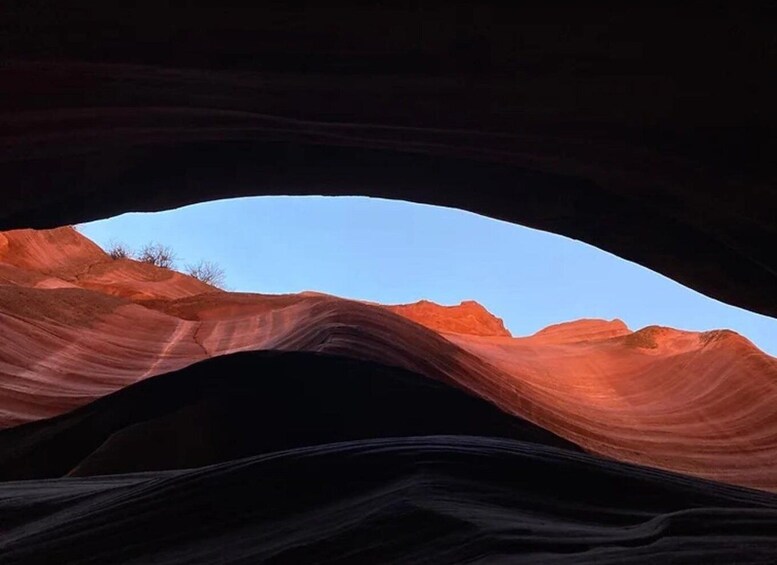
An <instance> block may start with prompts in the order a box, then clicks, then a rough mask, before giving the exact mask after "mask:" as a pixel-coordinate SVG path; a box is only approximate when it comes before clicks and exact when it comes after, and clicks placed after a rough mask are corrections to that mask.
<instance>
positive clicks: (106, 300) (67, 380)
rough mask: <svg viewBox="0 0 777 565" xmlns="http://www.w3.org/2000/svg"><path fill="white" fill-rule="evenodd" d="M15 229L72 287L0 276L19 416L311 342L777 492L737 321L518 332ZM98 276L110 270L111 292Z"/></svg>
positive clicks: (752, 351)
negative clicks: (232, 356)
mask: <svg viewBox="0 0 777 565" xmlns="http://www.w3.org/2000/svg"><path fill="white" fill-rule="evenodd" d="M4 238H5V241H6V242H7V243H6V249H7V251H6V252H5V254H4V255H0V260H2V261H3V264H4V265H8V266H9V268H13V269H17V271H15V272H22V273H27V274H25V275H24V276H22V275H17V276H16V279H17V280H30V281H36V280H37V279H36V277H42V276H46V277H48V278H47V279H46V280H47V281H49V282H48V283H47V285H48V286H56V285H52V283H51V281H52V280H62V281H64V283H65V284H67V285H71V286H70V287H63V288H36V287H35V285H36V284H37V283H34V284H31V285H30V286H21V285H20V283H17V284H6V285H4V286H2V287H0V316H1V317H2V324H3V332H4V337H5V340H4V346H3V349H2V351H1V352H0V371H2V389H3V394H2V396H1V397H0V409H1V410H2V423H3V425H4V426H6V427H7V426H12V425H15V424H20V423H23V422H27V421H32V420H37V419H41V418H46V417H50V416H55V415H57V414H62V413H64V412H66V411H68V410H71V409H73V408H76V407H78V406H82V405H84V404H87V403H88V402H90V401H91V400H94V399H96V398H99V397H101V396H103V395H105V394H108V393H110V392H113V391H115V390H118V389H120V388H122V387H124V386H127V385H129V384H132V383H134V382H137V381H139V380H142V379H144V378H146V377H149V376H153V375H158V374H162V373H165V372H169V371H173V370H176V369H180V368H182V367H185V366H188V365H191V364H193V363H196V362H198V361H201V360H203V359H206V358H209V357H213V356H218V355H224V354H229V353H234V352H239V351H247V350H270V349H271V350H281V351H307V352H317V353H327V354H333V355H341V356H346V357H351V358H357V359H362V360H366V361H372V362H376V363H379V364H381V365H388V366H394V367H400V368H402V369H405V370H408V371H411V372H413V373H417V374H421V375H425V376H426V377H430V378H432V379H435V380H438V381H441V382H444V383H448V384H452V385H454V386H456V387H458V388H461V389H464V390H467V391H469V392H471V393H474V394H476V395H478V396H480V397H482V398H485V399H487V400H489V401H491V402H492V403H493V404H495V405H496V406H498V407H499V408H501V409H502V410H504V411H506V412H508V413H510V414H513V415H515V416H518V417H521V418H525V419H527V420H529V421H531V422H533V423H535V424H537V425H539V426H541V427H543V428H545V429H547V430H550V431H552V432H553V433H555V434H557V435H559V436H561V437H563V438H566V439H568V440H570V441H572V442H574V443H575V444H577V445H579V446H581V447H583V448H584V449H586V450H588V451H590V452H592V453H596V454H600V455H606V456H608V457H612V458H615V459H619V460H622V461H628V462H632V463H639V464H643V465H650V466H654V467H659V468H663V469H667V470H673V471H680V472H683V473H687V474H691V475H696V476H699V477H705V478H709V479H715V480H719V481H725V482H728V483H732V484H738V485H743V486H750V487H756V488H761V489H766V490H777V469H775V467H774V464H773V462H774V461H775V460H777V413H775V411H774V410H773V406H774V405H775V404H776V403H777V360H775V359H774V358H772V357H770V356H768V355H766V354H764V353H762V352H761V351H759V350H758V349H757V348H755V347H754V346H753V345H752V344H751V343H750V342H748V341H747V340H746V339H745V338H743V337H741V336H739V335H737V334H735V333H733V332H728V331H719V332H708V333H695V332H684V331H680V330H673V329H670V328H658V327H648V328H644V329H642V330H640V331H637V332H632V331H630V330H629V329H628V328H626V327H625V325H624V324H623V323H622V322H620V321H617V320H615V321H610V322H606V321H601V320H600V321H597V320H581V321H578V322H572V323H568V324H559V325H556V326H551V327H550V328H546V329H544V330H542V331H540V332H538V333H537V334H535V335H533V336H529V337H523V338H512V337H509V335H505V334H507V332H506V330H504V326H503V324H502V323H501V321H500V320H499V319H498V318H495V317H493V316H492V315H490V314H489V313H488V312H487V311H485V309H483V308H482V307H481V306H479V305H476V304H473V303H464V304H462V305H460V306H455V307H443V306H439V305H434V304H431V303H429V302H423V303H419V304H418V305H410V306H408V305H405V306H390V307H383V306H379V305H372V304H364V303H359V302H354V301H350V300H344V299H340V298H336V297H332V296H327V295H321V294H315V293H303V294H300V295H287V296H263V295H256V294H241V293H225V292H221V291H217V290H214V289H212V288H211V287H207V286H206V285H202V284H201V283H199V282H198V281H194V280H192V279H191V278H189V277H186V276H184V275H181V274H179V273H173V272H170V271H165V270H163V269H157V268H155V267H149V266H148V265H140V264H137V263H135V262H132V261H126V260H120V261H112V260H110V259H108V258H106V257H105V256H104V254H103V253H102V252H101V251H100V250H99V248H96V246H94V244H92V243H91V242H89V241H88V240H86V239H85V238H83V237H82V236H80V235H78V234H77V233H75V232H74V231H73V230H72V229H70V228H61V229H59V230H54V231H42V232H34V231H21V232H6V233H5V235H4ZM58 238H62V239H63V240H64V244H63V246H62V247H61V248H62V249H65V252H63V253H61V254H58V253H57V252H54V251H51V252H49V251H47V249H48V247H51V246H53V247H56V248H58V249H59V248H60V247H59V245H58V244H57V243H56V242H57V240H58ZM22 249H23V250H24V251H20V250H22ZM9 250H10V251H9ZM14 250H16V251H14ZM70 254H72V257H73V259H68V256H69V255H70ZM49 255H51V257H52V259H51V260H48V259H47V257H48V256H49ZM83 273H87V274H86V275H84V274H83ZM88 273H99V280H100V281H101V283H100V286H99V287H98V286H95V285H94V281H95V278H94V277H92V276H89V275H88ZM138 273H140V274H142V275H143V276H142V277H140V276H136V274H138ZM25 277H26V278H25ZM82 285H92V286H91V287H90V288H91V289H92V290H86V289H85V288H83V286H82ZM98 288H99V292H97V291H96V289H98ZM202 290H207V292H201V291H202ZM151 295H153V296H155V297H156V298H149V296H151ZM181 295H183V296H181ZM171 296H179V297H178V298H168V297H171ZM450 330H454V331H455V332H457V333H453V332H451V331H450ZM484 334H485V335H484Z"/></svg>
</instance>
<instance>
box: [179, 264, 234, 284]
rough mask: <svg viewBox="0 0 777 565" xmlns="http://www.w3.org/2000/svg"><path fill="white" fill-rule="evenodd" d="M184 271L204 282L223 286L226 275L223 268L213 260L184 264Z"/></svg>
mask: <svg viewBox="0 0 777 565" xmlns="http://www.w3.org/2000/svg"><path fill="white" fill-rule="evenodd" d="M186 273H187V274H188V275H189V276H192V277H194V278H195V279H198V280H200V281H202V282H204V283H206V284H209V285H211V286H215V287H216V288H223V287H224V281H225V279H226V275H225V274H224V269H222V268H221V267H219V266H218V265H217V264H216V263H214V262H213V261H204V260H203V261H200V262H199V263H194V264H191V265H187V266H186Z"/></svg>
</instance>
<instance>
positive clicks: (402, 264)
mask: <svg viewBox="0 0 777 565" xmlns="http://www.w3.org/2000/svg"><path fill="white" fill-rule="evenodd" d="M79 228H80V229H81V231H82V233H83V234H84V235H86V236H87V237H89V238H91V239H93V240H94V241H96V242H97V243H99V244H100V245H102V246H103V247H106V246H107V245H108V244H109V243H110V242H111V241H112V240H115V241H121V242H124V243H127V244H129V245H130V246H132V247H135V248H138V247H140V246H141V245H143V244H144V243H147V242H150V241H158V242H160V243H164V244H168V245H170V246H171V247H173V248H174V249H175V251H176V252H177V254H178V256H179V258H180V261H179V263H180V264H181V265H183V264H185V263H187V262H195V261H197V260H199V259H208V260H213V261H215V262H217V263H219V264H220V265H221V266H222V268H223V269H224V270H225V272H226V276H227V286H228V287H229V289H231V290H240V291H250V292H262V293H285V292H299V291H303V290H317V291H321V292H326V293H329V294H335V295H338V296H343V297H349V298H358V299H365V300H371V301H376V302H382V303H405V302H413V301H416V300H419V299H421V298H427V299H430V300H434V301H436V302H440V303H443V304H454V303H458V302H460V301H461V300H466V299H474V300H477V301H478V302H480V303H481V304H483V305H484V306H485V307H486V308H488V309H489V310H490V311H492V312H493V313H494V314H496V315H497V316H500V317H501V318H503V319H504V321H505V324H506V325H507V327H508V328H509V329H510V331H512V333H513V335H528V334H531V333H534V332H535V331H537V330H539V329H540V328H543V327H545V326H547V325H549V324H554V323H557V322H561V321H566V320H573V319H578V318H606V319H611V318H620V319H622V320H623V321H624V322H626V324H628V326H629V327H630V328H632V329H639V328H641V327H644V326H646V325H651V324H658V325H665V326H672V327H676V328H681V329H689V330H709V329H715V328H729V329H733V330H735V331H737V332H739V333H741V334H742V335H745V336H747V337H748V338H749V339H751V340H752V341H753V342H755V343H756V344H757V345H758V346H759V347H760V348H761V349H763V350H764V351H767V352H768V353H770V354H771V355H776V356H777V320H775V319H772V318H768V317H766V316H761V315H758V314H753V313H751V312H747V311H745V310H742V309H739V308H735V307H733V306H728V305H725V304H722V303H720V302H718V301H716V300H712V299H710V298H707V297H705V296H703V295H701V294H699V293H697V292H695V291H693V290H690V289H688V288H685V287H683V286H681V285H680V284H678V283H675V282H674V281H671V280H670V279H668V278H666V277H664V276H662V275H659V274H657V273H654V272H652V271H650V270H648V269H645V268H643V267H641V266H639V265H636V264H635V263H631V262H629V261H625V260H623V259H620V258H618V257H616V256H614V255H611V254H609V253H606V252H604V251H602V250H600V249H597V248H595V247H592V246H590V245H587V244H585V243H582V242H579V241H575V240H572V239H568V238H566V237H561V236H558V235H555V234H550V233H546V232H541V231H537V230H533V229H529V228H525V227H523V226H517V225H513V224H509V223H505V222H500V221H497V220H492V219H490V218H485V217H483V216H478V215H476V214H472V213H469V212H463V211H460V210H454V209H450V208H440V207H436V206H427V205H420V204H410V203H407V202H400V201H391V200H381V199H374V198H362V197H353V198H352V197H348V198H329V197H261V198H260V197H256V198H240V199H233V200H221V201H216V202H207V203H202V204H196V205H193V206H187V207H184V208H179V209H177V210H170V211H166V212H158V213H153V214H124V215H122V216H118V217H115V218H110V219H106V220H100V221H97V222H91V223H88V224H82V225H81V226H79Z"/></svg>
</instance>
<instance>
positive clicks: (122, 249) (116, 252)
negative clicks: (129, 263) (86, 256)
mask: <svg viewBox="0 0 777 565" xmlns="http://www.w3.org/2000/svg"><path fill="white" fill-rule="evenodd" d="M105 252H106V253H107V254H108V255H110V256H111V259H132V258H133V256H134V255H135V253H134V252H133V251H132V249H130V248H129V246H128V245H127V244H126V243H121V242H119V241H112V242H111V244H110V245H109V246H108V249H106V250H105Z"/></svg>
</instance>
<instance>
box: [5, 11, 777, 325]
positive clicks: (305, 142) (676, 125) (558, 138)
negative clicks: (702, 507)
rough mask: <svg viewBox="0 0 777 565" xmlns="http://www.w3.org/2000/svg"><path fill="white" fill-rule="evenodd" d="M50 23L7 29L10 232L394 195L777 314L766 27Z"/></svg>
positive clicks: (520, 18) (731, 19)
mask: <svg viewBox="0 0 777 565" xmlns="http://www.w3.org/2000/svg"><path fill="white" fill-rule="evenodd" d="M49 4H50V3H47V2H35V1H28V2H21V3H19V4H18V7H16V8H8V9H5V11H4V13H3V14H2V16H0V17H1V18H2V20H3V30H2V31H3V33H2V37H3V42H2V43H1V44H0V49H1V50H2V59H3V62H2V66H0V84H2V89H1V91H0V99H1V100H2V105H1V106H0V179H1V180H2V184H3V188H2V194H3V204H2V206H0V229H9V228H16V227H52V226H56V225H62V224H66V223H75V222H80V221H86V220H90V219H95V218H100V217H106V216H109V215H113V214H117V213H121V212H125V211H131V210H159V209H165V208H171V207H175V206H180V205H183V204H187V203H192V202H198V201H203V200H211V199H216V198H225V197H232V196H241V195H259V194H333V195H337V194H361V195H370V196H380V197H386V198H398V199H404V200H410V201H415V202H426V203H434V204H439V205H445V206H453V207H457V208H462V209H467V210H471V211H474V212H478V213H481V214H485V215H488V216H492V217H495V218H500V219H503V220H507V221H511V222H515V223H519V224H523V225H527V226H531V227H535V228H539V229H544V230H548V231H552V232H556V233H560V234H564V235H567V236H570V237H573V238H576V239H581V240H583V241H586V242H588V243H591V244H593V245H596V246H598V247H600V248H602V249H605V250H607V251H610V252H612V253H615V254H617V255H620V256H621V257H624V258H627V259H630V260H633V261H635V262H638V263H640V264H642V265H645V266H646V267H649V268H651V269H654V270H656V271H659V272H661V273H663V274H665V275H667V276H669V277H671V278H673V279H675V280H677V281H679V282H681V283H683V284H686V285H688V286H691V287H693V288H695V289H697V290H699V291H701V292H703V293H705V294H707V295H709V296H713V297H715V298H718V299H720V300H723V301H726V302H729V303H732V304H736V305H739V306H742V307H745V308H748V309H751V310H754V311H757V312H761V313H764V314H768V315H772V316H774V315H777V301H775V299H774V297H775V293H776V292H777V257H776V256H775V255H776V254H775V253H773V247H774V244H775V242H777V188H776V187H777V183H775V181H776V180H777V162H775V160H774V155H777V141H775V139H777V138H776V137H775V124H776V123H777V119H775V118H776V114H777V109H776V107H775V104H774V103H773V101H774V100H775V99H777V89H776V88H775V85H774V82H775V81H774V70H775V68H777V35H776V32H775V28H774V26H773V25H771V23H772V22H773V21H774V20H773V18H772V17H770V14H768V13H766V11H765V9H761V8H758V7H757V6H755V5H750V6H748V7H741V6H735V5H733V4H732V5H729V6H727V7H725V8H718V7H712V6H710V5H707V6H704V7H703V9H698V8H694V7H687V8H686V7H683V6H676V7H674V8H672V9H671V11H668V12H660V13H659V12H658V11H657V10H656V9H655V8H651V9H647V8H646V9H645V10H644V11H637V9H635V7H634V6H632V5H626V4H624V5H616V6H615V7H612V6H610V7H608V8H606V9H605V8H599V7H591V6H578V7H576V8H574V9H572V10H566V11H560V10H558V9H557V8H549V9H548V10H547V11H546V12H545V13H540V12H538V11H537V8H536V7H534V8H532V9H531V10H530V11H529V10H524V11H523V13H516V12H515V11H505V10H503V9H501V8H496V7H488V6H485V5H484V4H482V3H481V4H479V6H478V7H476V8H473V7H467V6H463V5H458V4H456V3H450V2H449V3H445V4H442V3H441V4H438V5H436V6H431V5H430V6H427V7H424V8H418V7H408V6H405V7H399V8H397V7H390V6H380V7H370V8H367V7H365V5H364V4H360V3H350V4H343V3H338V4H337V7H336V8H333V7H332V5H328V4H325V3H311V4H310V5H307V6H302V7H299V6H297V7H284V6H270V7H268V6H262V7H256V8H253V9H252V10H251V11H238V10H229V9H227V8H221V9H214V8H212V7H209V8H208V9H200V8H198V7H196V6H193V3H191V2H187V3H181V5H180V6H179V7H176V6H175V3H165V4H164V5H163V6H162V5H160V4H161V3H155V4H153V5H151V7H150V8H149V9H148V10H145V9H143V8H141V7H138V5H137V4H133V8H132V9H122V10H121V13H117V10H118V8H116V7H115V6H114V5H112V4H111V3H96V2H95V3H93V5H91V4H92V3H87V2H73V3H68V4H67V5H65V4H63V5H62V7H61V8H57V7H52V6H50V5H49ZM209 4H210V5H211V6H212V3H209ZM87 6H88V7H87ZM513 10H514V9H513Z"/></svg>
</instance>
